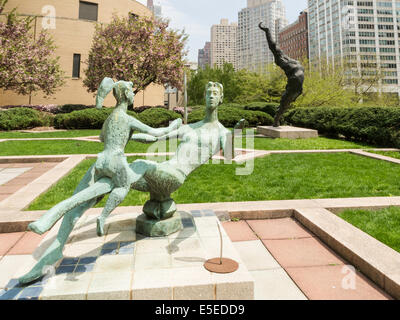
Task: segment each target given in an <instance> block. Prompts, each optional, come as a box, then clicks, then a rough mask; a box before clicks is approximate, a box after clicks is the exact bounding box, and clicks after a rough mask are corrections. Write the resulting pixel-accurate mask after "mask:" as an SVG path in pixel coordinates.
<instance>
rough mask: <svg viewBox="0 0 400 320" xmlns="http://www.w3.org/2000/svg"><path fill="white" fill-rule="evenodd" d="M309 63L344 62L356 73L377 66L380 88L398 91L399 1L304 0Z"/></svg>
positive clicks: (399, 73) (341, 63) (399, 53)
mask: <svg viewBox="0 0 400 320" xmlns="http://www.w3.org/2000/svg"><path fill="white" fill-rule="evenodd" d="M308 15H309V17H308V20H309V22H308V27H309V50H310V52H309V55H310V61H311V63H312V65H316V62H319V61H326V62H327V63H329V64H331V65H333V66H335V65H338V64H339V65H343V63H344V62H346V65H347V66H350V68H351V69H352V71H353V72H354V73H356V74H361V75H367V74H368V73H369V72H372V73H374V72H376V70H381V72H382V76H383V79H382V80H380V86H379V88H380V90H381V91H383V92H392V93H398V94H399V95H400V87H399V81H400V52H399V46H400V1H399V0H385V1H377V0H369V1H350V0H308Z"/></svg>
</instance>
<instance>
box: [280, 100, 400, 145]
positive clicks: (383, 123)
mask: <svg viewBox="0 0 400 320" xmlns="http://www.w3.org/2000/svg"><path fill="white" fill-rule="evenodd" d="M285 120H286V121H287V122H289V123H290V124H292V125H295V126H300V127H306V128H310V129H316V130H318V131H319V132H320V133H322V134H326V135H329V136H339V135H343V136H344V137H346V138H347V139H349V140H356V141H362V142H366V143H370V144H374V145H380V146H387V147H396V148H399V147H400V108H393V107H351V108H340V107H319V108H296V109H293V110H291V111H289V112H288V113H287V114H286V115H285Z"/></svg>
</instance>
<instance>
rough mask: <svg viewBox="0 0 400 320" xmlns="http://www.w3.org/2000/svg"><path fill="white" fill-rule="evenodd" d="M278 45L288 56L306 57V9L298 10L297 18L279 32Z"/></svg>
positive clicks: (299, 59)
mask: <svg viewBox="0 0 400 320" xmlns="http://www.w3.org/2000/svg"><path fill="white" fill-rule="evenodd" d="M279 46H280V48H281V49H282V51H283V52H284V53H285V54H287V55H288V56H289V57H290V58H292V59H296V60H298V61H302V60H303V59H305V58H307V59H308V19H307V10H305V11H302V12H300V16H299V19H298V20H297V21H295V22H293V23H292V24H290V25H288V26H287V27H285V28H283V29H282V30H281V31H280V32H279Z"/></svg>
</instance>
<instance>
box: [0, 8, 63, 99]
mask: <svg viewBox="0 0 400 320" xmlns="http://www.w3.org/2000/svg"><path fill="white" fill-rule="evenodd" d="M7 1H8V0H0V14H2V13H3V11H4V7H5V4H6V3H7ZM3 17H4V16H3ZM33 19H34V18H32V17H28V18H20V17H18V15H17V14H16V12H15V9H14V10H12V11H11V12H9V13H7V14H6V15H5V20H3V21H1V20H0V88H2V89H4V90H11V91H14V92H16V93H18V94H21V95H28V94H31V93H32V92H36V91H43V92H44V93H45V94H46V95H51V94H53V93H54V92H55V91H56V89H57V88H58V87H60V86H61V85H63V84H64V80H63V71H62V70H61V68H60V65H59V63H58V57H54V56H53V54H54V50H55V45H54V42H53V40H52V39H51V37H50V35H49V34H48V32H47V31H46V30H43V31H42V32H41V33H39V34H38V35H37V37H36V39H34V38H33V32H32V31H31V23H32V21H33Z"/></svg>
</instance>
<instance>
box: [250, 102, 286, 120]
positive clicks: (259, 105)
mask: <svg viewBox="0 0 400 320" xmlns="http://www.w3.org/2000/svg"><path fill="white" fill-rule="evenodd" d="M244 109H245V110H250V111H262V112H265V113H268V114H269V115H270V116H271V117H275V115H276V113H277V111H278V109H279V104H277V103H271V102H251V103H249V104H247V105H245V106H244Z"/></svg>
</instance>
